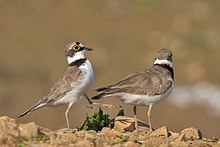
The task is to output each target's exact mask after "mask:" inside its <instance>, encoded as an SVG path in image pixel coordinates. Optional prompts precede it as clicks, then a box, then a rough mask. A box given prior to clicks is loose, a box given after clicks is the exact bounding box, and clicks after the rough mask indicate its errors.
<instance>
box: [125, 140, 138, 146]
mask: <svg viewBox="0 0 220 147" xmlns="http://www.w3.org/2000/svg"><path fill="white" fill-rule="evenodd" d="M137 146H138V145H137V144H136V143H135V142H133V141H127V142H125V143H124V144H123V147H137Z"/></svg>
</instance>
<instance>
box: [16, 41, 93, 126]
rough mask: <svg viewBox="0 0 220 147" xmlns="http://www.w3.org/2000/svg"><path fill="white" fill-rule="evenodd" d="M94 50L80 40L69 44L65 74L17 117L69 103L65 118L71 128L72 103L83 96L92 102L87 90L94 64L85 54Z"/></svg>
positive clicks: (91, 79) (89, 85)
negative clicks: (46, 107) (70, 113)
mask: <svg viewBox="0 0 220 147" xmlns="http://www.w3.org/2000/svg"><path fill="white" fill-rule="evenodd" d="M92 50H93V49H92V48H88V47H85V46H84V45H83V44H82V43H80V42H71V43H70V44H68V45H67V46H66V48H65V51H64V53H65V56H66V59H67V63H68V67H67V69H66V71H65V72H64V74H63V75H62V76H61V77H60V79H59V80H58V81H57V83H55V85H54V86H53V87H52V88H51V89H50V90H49V91H48V92H47V93H46V95H45V96H44V97H43V98H42V99H41V100H39V101H38V102H37V103H36V104H35V105H33V106H32V107H31V108H30V109H28V110H27V111H25V112H24V113H22V114H20V115H19V116H18V117H17V118H20V117H23V116H25V115H27V114H29V113H30V112H33V111H35V110H37V109H39V108H42V107H44V106H57V105H67V109H66V111H65V118H66V124H67V128H68V129H70V124H69V111H70V108H71V107H72V105H73V104H74V103H76V102H77V101H78V100H79V99H80V97H81V96H85V97H86V99H87V100H88V102H89V103H90V104H92V101H91V100H90V99H89V97H88V95H87V91H88V89H89V88H90V87H91V85H92V83H93V80H94V73H93V68H92V64H91V63H90V61H89V60H88V59H87V58H86V57H85V55H84V54H85V52H86V51H92Z"/></svg>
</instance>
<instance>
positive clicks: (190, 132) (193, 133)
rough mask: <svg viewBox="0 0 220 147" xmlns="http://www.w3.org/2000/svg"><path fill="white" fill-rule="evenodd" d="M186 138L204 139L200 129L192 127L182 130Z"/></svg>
mask: <svg viewBox="0 0 220 147" xmlns="http://www.w3.org/2000/svg"><path fill="white" fill-rule="evenodd" d="M180 134H184V137H185V138H186V139H202V133H201V131H200V130H199V129H197V128H194V127H190V128H186V129H184V130H182V131H181V133H180Z"/></svg>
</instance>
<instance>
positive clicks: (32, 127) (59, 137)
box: [0, 116, 220, 147]
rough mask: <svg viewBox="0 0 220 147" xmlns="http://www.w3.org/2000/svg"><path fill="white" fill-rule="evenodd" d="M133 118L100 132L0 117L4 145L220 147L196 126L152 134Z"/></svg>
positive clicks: (163, 129)
mask: <svg viewBox="0 0 220 147" xmlns="http://www.w3.org/2000/svg"><path fill="white" fill-rule="evenodd" d="M133 121H134V120H133V118H129V117H125V116H119V117H117V118H116V119H115V127H114V128H113V129H110V128H107V127H105V128H103V129H102V130H101V131H99V132H96V131H94V130H89V131H75V130H67V129H62V130H56V131H52V130H50V129H47V128H43V127H40V126H38V125H37V124H35V123H33V122H31V123H27V124H17V123H16V121H15V120H14V119H12V118H9V117H7V116H3V117H0V146H1V147H7V146H9V147H13V146H18V147H26V146H32V147H35V146H36V147H50V146H51V147H52V146H55V147H56V146H83V147H90V146H94V147H95V146H98V147H99V146H100V147H101V146H115V147H120V146H123V147H136V146H216V147H217V146H220V141H219V139H218V138H212V139H206V138H204V137H203V136H202V133H201V131H200V130H198V129H196V128H193V127H191V128H186V129H184V130H182V131H181V132H179V133H176V132H172V131H170V130H168V129H167V127H166V126H164V127H161V128H158V129H156V130H155V131H153V132H152V133H148V128H147V127H140V128H139V129H137V130H134V125H133V124H134V123H133ZM139 124H141V122H139ZM144 125H145V124H143V125H142V126H144Z"/></svg>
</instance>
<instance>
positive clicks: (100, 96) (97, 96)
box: [91, 93, 106, 100]
mask: <svg viewBox="0 0 220 147" xmlns="http://www.w3.org/2000/svg"><path fill="white" fill-rule="evenodd" d="M105 95H106V93H100V94H98V95H95V96H93V97H92V98H91V99H92V100H98V99H101V98H102V97H103V96H105Z"/></svg>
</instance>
